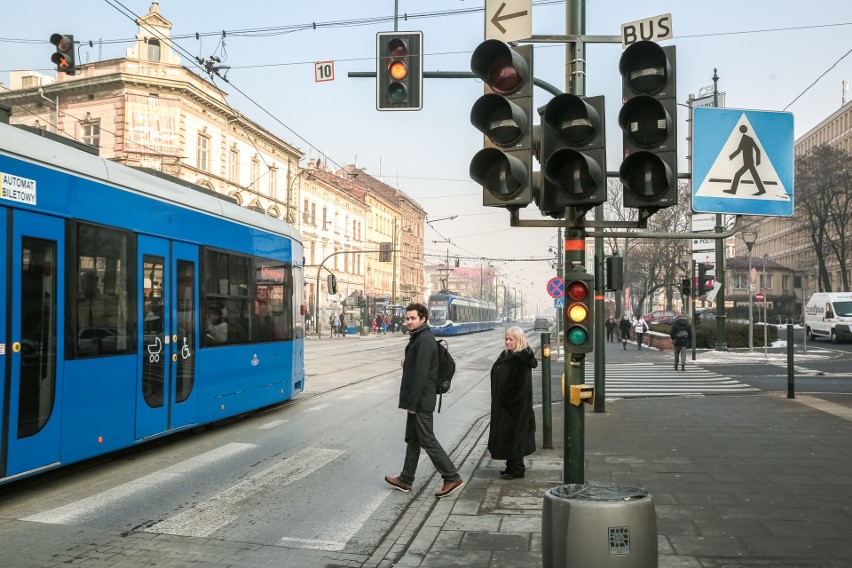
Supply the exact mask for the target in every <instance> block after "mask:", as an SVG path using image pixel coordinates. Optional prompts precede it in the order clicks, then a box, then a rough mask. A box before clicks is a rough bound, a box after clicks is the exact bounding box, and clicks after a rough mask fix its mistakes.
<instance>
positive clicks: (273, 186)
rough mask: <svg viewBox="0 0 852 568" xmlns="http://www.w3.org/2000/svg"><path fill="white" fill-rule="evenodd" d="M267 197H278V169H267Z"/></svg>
mask: <svg viewBox="0 0 852 568" xmlns="http://www.w3.org/2000/svg"><path fill="white" fill-rule="evenodd" d="M269 197H278V168H269Z"/></svg>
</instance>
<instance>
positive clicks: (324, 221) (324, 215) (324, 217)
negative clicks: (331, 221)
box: [322, 207, 328, 231]
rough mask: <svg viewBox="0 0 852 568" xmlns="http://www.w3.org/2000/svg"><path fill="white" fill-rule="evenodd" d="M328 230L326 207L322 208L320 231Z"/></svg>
mask: <svg viewBox="0 0 852 568" xmlns="http://www.w3.org/2000/svg"><path fill="white" fill-rule="evenodd" d="M327 229H328V207H323V208H322V230H323V231H325V230H327Z"/></svg>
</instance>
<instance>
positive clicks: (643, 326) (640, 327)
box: [634, 315, 648, 351]
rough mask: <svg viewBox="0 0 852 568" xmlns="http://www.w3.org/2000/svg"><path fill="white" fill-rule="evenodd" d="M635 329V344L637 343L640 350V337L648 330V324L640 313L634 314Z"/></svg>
mask: <svg viewBox="0 0 852 568" xmlns="http://www.w3.org/2000/svg"><path fill="white" fill-rule="evenodd" d="M634 331H636V344H637V345H639V350H640V351H641V350H642V337H643V336H644V335H645V332H646V331H648V324H647V323H645V318H643V317H642V316H641V315H639V316H636V322H635V329H634Z"/></svg>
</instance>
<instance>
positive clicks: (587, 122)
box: [539, 93, 607, 216]
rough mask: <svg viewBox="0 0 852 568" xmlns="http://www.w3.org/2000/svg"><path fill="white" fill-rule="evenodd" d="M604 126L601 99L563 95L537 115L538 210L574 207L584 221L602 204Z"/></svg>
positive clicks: (604, 155) (552, 210) (550, 213)
mask: <svg viewBox="0 0 852 568" xmlns="http://www.w3.org/2000/svg"><path fill="white" fill-rule="evenodd" d="M604 122H605V121H604V98H603V97H602V96H598V97H580V96H577V95H572V94H569V93H563V94H561V95H557V96H555V97H553V98H552V99H551V100H550V102H548V103H547V105H546V106H545V107H544V109H543V110H542V111H541V152H540V155H539V161H540V162H541V164H542V173H543V176H542V178H543V179H542V181H541V189H540V192H541V193H540V200H539V207H540V208H541V210H542V212H543V213H544V214H545V215H551V216H557V215H554V214H553V213H554V212H557V214H558V212H560V211H563V210H564V208H565V207H575V208H577V209H578V214H579V215H578V216H582V215H583V214H585V212H586V211H588V210H589V209H590V208H592V207H594V206H596V205H600V204H601V203H603V202H604V201H606V189H607V187H606V131H605V128H604V126H605V124H604ZM560 216H561V215H560Z"/></svg>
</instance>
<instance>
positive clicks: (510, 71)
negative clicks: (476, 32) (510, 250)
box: [470, 39, 537, 209]
mask: <svg viewBox="0 0 852 568" xmlns="http://www.w3.org/2000/svg"><path fill="white" fill-rule="evenodd" d="M470 69H471V71H473V74H474V75H476V76H477V77H479V78H480V79H482V81H483V82H484V83H485V94H484V95H482V96H481V97H479V99H477V101H476V102H475V103H474V104H473V108H471V111H470V123H471V124H472V125H473V126H475V127H476V128H477V129H478V130H479V131H480V132H482V133H483V134H484V135H485V147H484V148H483V149H482V150H480V151H479V152H477V153H476V155H474V156H473V159H472V160H471V162H470V177H471V178H472V179H473V180H474V181H476V182H477V183H479V184H480V185H481V186H482V189H483V191H482V203H483V205H486V206H490V207H512V208H516V209H517V208H520V207H526V206H527V205H528V204H529V203H530V202H531V201H532V199H533V197H532V185H533V181H532V180H533V176H532V165H533V148H534V147H535V146H536V145H537V144H536V141H535V140H534V136H533V114H532V113H533V96H532V86H533V48H532V46H531V45H522V46H509V44H507V43H504V42H502V41H499V40H496V39H489V40H486V41H484V42H482V43H481V44H479V46H477V48H476V49H475V50H474V52H473V55H472V56H471V59H470Z"/></svg>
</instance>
